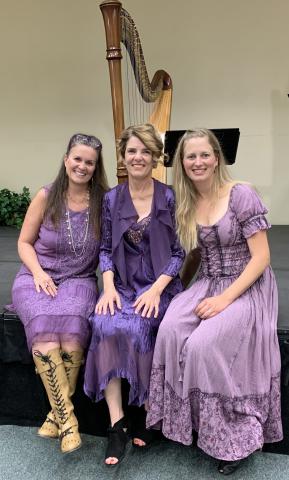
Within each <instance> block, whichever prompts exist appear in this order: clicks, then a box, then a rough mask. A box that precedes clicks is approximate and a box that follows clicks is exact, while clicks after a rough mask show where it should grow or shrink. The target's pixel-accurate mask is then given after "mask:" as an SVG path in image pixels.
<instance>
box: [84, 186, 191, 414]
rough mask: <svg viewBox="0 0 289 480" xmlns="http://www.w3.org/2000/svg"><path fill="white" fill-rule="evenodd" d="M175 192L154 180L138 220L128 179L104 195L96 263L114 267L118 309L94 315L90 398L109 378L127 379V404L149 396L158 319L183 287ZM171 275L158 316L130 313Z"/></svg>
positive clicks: (87, 373) (98, 396) (103, 268)
mask: <svg viewBox="0 0 289 480" xmlns="http://www.w3.org/2000/svg"><path fill="white" fill-rule="evenodd" d="M174 209H175V201H174V194H173V191H172V190H171V188H169V187H167V186H166V185H164V184H162V183H160V182H157V181H156V180H155V181H154V196H153V204H152V211H151V214H150V215H149V216H148V217H147V218H144V219H142V220H141V221H139V222H137V218H138V215H137V212H136V210H135V207H134V205H133V202H132V200H131V196H130V193H129V188H128V184H127V183H125V184H122V185H119V186H117V187H115V188H114V189H112V190H111V191H110V192H108V193H107V194H106V195H105V198H104V202H103V217H102V229H103V233H102V244H101V249H100V268H101V271H102V272H105V271H107V270H112V271H113V272H114V283H115V287H116V289H117V291H118V293H119V295H120V298H121V304H122V309H121V310H117V311H116V312H115V314H114V315H113V316H112V315H111V314H110V313H107V314H106V315H104V314H102V315H94V317H92V319H91V323H92V339H91V344H90V347H89V351H88V355H87V361H86V370H85V383H84V389H85V392H86V394H87V395H88V396H89V397H91V398H92V399H93V400H95V401H98V400H100V399H101V398H103V390H104V389H105V388H106V386H107V384H108V382H109V381H110V380H111V379H112V378H114V377H118V378H120V377H122V378H126V379H127V380H128V382H129V384H130V393H129V403H130V404H134V405H138V406H140V405H142V404H143V403H144V401H145V400H146V399H147V396H148V384H149V378H150V370H151V362H152V355H153V349H154V344H155V338H156V334H157V330H158V327H159V323H160V321H161V319H162V318H163V315H164V313H165V311H166V309H167V307H168V305H169V303H170V301H171V299H172V298H173V296H174V295H175V294H176V293H178V292H180V291H181V290H182V286H181V282H180V279H179V277H178V272H179V270H180V268H181V265H182V263H183V259H184V252H183V250H182V248H181V247H180V245H179V242H178V240H177V237H176V233H175V228H174ZM162 273H163V274H166V275H169V276H171V277H173V280H172V281H171V282H170V284H169V285H168V286H167V288H166V289H165V290H164V292H163V293H162V295H161V301H160V306H159V315H158V317H157V318H152V317H151V318H142V317H141V315H140V314H135V313H134V310H135V308H134V307H133V303H134V302H135V300H136V298H137V297H138V296H139V295H140V294H141V293H143V292H144V291H145V290H147V289H148V288H149V287H150V286H151V285H152V284H153V283H154V281H155V280H156V279H157V278H158V277H159V275H161V274H162Z"/></svg>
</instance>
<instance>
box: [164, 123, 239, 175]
mask: <svg viewBox="0 0 289 480" xmlns="http://www.w3.org/2000/svg"><path fill="white" fill-rule="evenodd" d="M210 130H211V131H212V132H213V133H214V134H215V135H216V137H217V139H218V140H219V142H220V145H221V148H222V150H223V153H224V156H225V160H226V163H227V164H228V165H232V164H233V163H235V160H236V154H237V149H238V143H239V138H240V130H239V128H211V129H210ZM185 132H186V130H167V131H166V133H165V141H164V144H165V148H164V153H165V161H164V164H165V167H172V166H173V158H174V154H175V151H176V149H177V146H178V143H179V140H180V139H181V137H182V136H183V135H184V133H185Z"/></svg>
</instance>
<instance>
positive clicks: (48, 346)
mask: <svg viewBox="0 0 289 480" xmlns="http://www.w3.org/2000/svg"><path fill="white" fill-rule="evenodd" d="M55 348H59V349H60V344H59V343H58V342H36V343H34V344H33V346H32V352H35V351H37V350H38V351H40V352H42V353H43V355H46V353H47V352H49V351H50V350H54V349H55Z"/></svg>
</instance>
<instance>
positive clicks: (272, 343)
mask: <svg viewBox="0 0 289 480" xmlns="http://www.w3.org/2000/svg"><path fill="white" fill-rule="evenodd" d="M266 213H267V210H266V208H265V207H264V205H263V204H262V203H261V201H260V199H259V197H258V196H257V194H256V192H255V191H254V190H253V189H252V188H251V187H250V186H248V185H244V184H236V185H234V186H233V188H232V190H231V193H230V201H229V206H228V210H227V212H226V214H225V215H224V216H223V217H222V218H221V219H220V220H219V221H218V222H217V223H216V224H215V225H213V226H209V227H205V226H199V233H198V235H199V247H200V250H201V268H200V272H199V274H198V278H197V280H196V282H195V283H194V284H193V285H192V286H191V287H190V288H189V289H188V290H186V291H185V292H183V293H181V294H180V295H178V296H176V297H175V298H174V299H173V301H172V302H171V304H170V306H169V308H168V310H167V312H166V315H165V318H164V319H163V321H162V324H161V326H160V329H159V333H158V337H157V341H156V346H155V352H154V358H153V367H152V376H151V384H150V396H149V412H148V416H147V425H148V426H149V427H155V428H160V426H162V431H163V433H164V435H165V436H166V437H168V438H170V439H172V440H176V441H178V442H181V443H183V444H185V445H189V444H190V443H191V442H192V430H195V431H197V432H198V446H199V447H200V448H201V449H203V450H204V451H205V452H206V453H208V454H209V455H211V456H212V457H215V458H218V459H223V460H237V459H241V458H244V457H246V456H248V455H249V454H250V453H252V452H254V451H255V450H257V449H259V448H261V447H262V445H263V443H264V442H276V441H279V440H281V439H282V426H281V415H280V390H279V374H280V354H279V346H278V340H277V333H276V323H277V310H278V304H277V290H276V283H275V278H274V274H273V272H272V270H271V268H270V267H268V268H266V270H265V271H264V273H263V274H262V275H261V277H260V278H259V279H258V280H257V281H256V282H255V283H254V284H253V285H252V286H251V287H250V288H249V289H248V290H247V291H246V292H245V293H243V294H242V295H241V296H240V297H239V298H238V299H237V300H235V301H234V302H233V303H232V304H231V305H230V306H229V307H227V308H226V309H225V310H224V311H222V312H221V313H219V314H218V315H216V316H214V317H212V318H211V319H208V320H203V321H202V320H200V319H199V318H198V317H197V316H196V315H195V314H194V313H193V311H194V309H195V307H196V306H197V305H198V304H199V302H200V301H201V300H202V299H204V298H206V297H210V296H214V295H218V294H220V293H222V292H223V290H224V289H225V288H227V287H228V286H229V285H230V284H231V283H232V282H233V281H234V280H235V279H237V278H238V276H239V275H240V273H241V272H242V271H243V270H244V268H245V266H246V265H247V263H248V262H249V260H250V253H249V249H248V245H247V242H246V239H247V238H249V237H251V236H252V235H254V233H256V232H258V231H259V230H265V229H267V228H269V225H268V223H267V220H266V218H265V216H264V215H265V214H266Z"/></svg>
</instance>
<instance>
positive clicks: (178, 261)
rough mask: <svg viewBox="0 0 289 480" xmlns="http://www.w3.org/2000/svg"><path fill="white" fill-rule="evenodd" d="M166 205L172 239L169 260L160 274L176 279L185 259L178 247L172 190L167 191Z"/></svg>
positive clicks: (181, 249) (183, 253)
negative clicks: (171, 227)
mask: <svg viewBox="0 0 289 480" xmlns="http://www.w3.org/2000/svg"><path fill="white" fill-rule="evenodd" d="M166 196H167V203H168V210H169V212H170V215H171V219H172V224H173V229H174V232H173V238H172V243H171V252H172V255H171V258H170V260H169V262H168V263H167V265H166V266H165V268H164V269H163V271H162V274H165V275H168V276H169V277H176V276H177V275H178V273H179V271H180V269H181V267H182V265H183V262H184V258H185V251H184V250H183V248H182V247H181V245H180V242H179V240H178V237H177V234H176V220H175V196H174V192H173V190H172V189H168V190H167V195H166Z"/></svg>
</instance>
